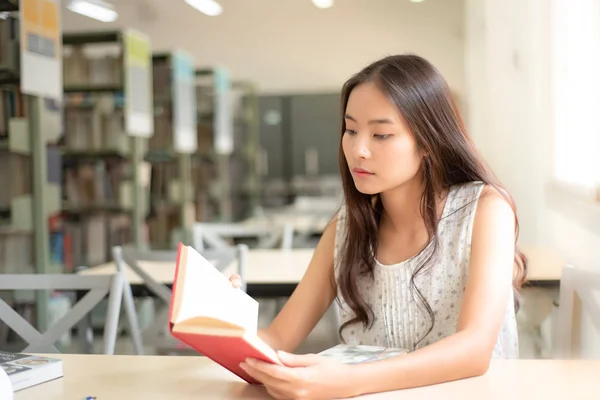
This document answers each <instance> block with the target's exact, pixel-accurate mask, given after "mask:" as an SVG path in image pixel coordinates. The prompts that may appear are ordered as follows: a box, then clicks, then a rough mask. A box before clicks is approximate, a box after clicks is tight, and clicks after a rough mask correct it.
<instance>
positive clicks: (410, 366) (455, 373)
mask: <svg viewBox="0 0 600 400" xmlns="http://www.w3.org/2000/svg"><path fill="white" fill-rule="evenodd" d="M489 347H490V346H489V344H488V343H485V342H484V341H482V340H481V338H480V337H478V336H476V335H474V334H469V333H468V332H458V333H456V334H454V335H452V336H450V337H447V338H445V339H443V340H440V341H439V342H437V343H434V344H432V345H430V346H427V347H425V348H422V349H419V350H417V351H414V352H412V353H409V354H406V355H403V356H399V357H394V358H390V359H386V360H381V361H377V362H371V363H365V364H359V365H356V366H355V368H354V369H353V379H352V380H349V381H350V382H355V387H356V390H355V392H356V395H360V394H367V393H375V392H382V391H390V390H400V389H407V388H412V387H419V386H427V385H433V384H437V383H442V382H449V381H453V380H458V379H463V378H469V377H473V376H479V375H483V374H484V373H485V372H486V371H487V369H488V367H489V363H490V358H491V354H490V349H489Z"/></svg>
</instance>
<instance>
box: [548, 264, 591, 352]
mask: <svg viewBox="0 0 600 400" xmlns="http://www.w3.org/2000/svg"><path fill="white" fill-rule="evenodd" d="M599 295H600V273H598V272H593V271H587V270H583V269H579V268H575V267H573V266H569V265H567V266H565V267H563V272H562V277H561V281H560V306H559V329H558V343H557V357H558V358H567V359H568V358H579V357H581V354H580V353H581V343H580V341H581V331H580V329H581V319H582V313H583V311H584V310H585V311H586V314H587V315H589V316H590V317H591V321H592V324H593V326H594V329H595V331H596V333H597V335H600V296H599Z"/></svg>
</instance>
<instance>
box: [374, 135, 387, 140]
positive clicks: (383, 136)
mask: <svg viewBox="0 0 600 400" xmlns="http://www.w3.org/2000/svg"><path fill="white" fill-rule="evenodd" d="M390 136H392V135H373V137H374V138H375V139H377V140H385V139H387V138H388V137H390Z"/></svg>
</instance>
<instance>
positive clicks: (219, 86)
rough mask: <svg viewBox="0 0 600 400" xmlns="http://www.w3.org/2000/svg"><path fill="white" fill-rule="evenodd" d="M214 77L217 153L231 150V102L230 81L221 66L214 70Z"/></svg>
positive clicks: (225, 152) (227, 152)
mask: <svg viewBox="0 0 600 400" xmlns="http://www.w3.org/2000/svg"><path fill="white" fill-rule="evenodd" d="M214 79H215V131H214V132H215V137H214V139H215V151H216V152H217V154H226V155H227V154H231V153H232V152H233V112H232V108H233V104H232V93H231V81H230V79H229V74H228V73H227V71H225V70H224V69H223V68H217V69H215V71H214Z"/></svg>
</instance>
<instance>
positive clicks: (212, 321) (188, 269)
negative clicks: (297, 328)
mask: <svg viewBox="0 0 600 400" xmlns="http://www.w3.org/2000/svg"><path fill="white" fill-rule="evenodd" d="M257 325H258V302H257V301H256V300H254V299H253V298H252V297H250V296H248V294H246V293H245V292H244V291H242V290H241V289H235V288H234V287H233V286H232V285H231V282H229V279H227V278H226V277H225V275H223V274H222V273H221V272H219V271H218V270H217V269H216V268H215V267H214V266H213V265H212V264H211V263H210V262H209V261H207V260H206V259H205V258H204V257H202V256H201V255H200V253H198V252H197V251H196V250H194V249H193V248H192V247H189V246H185V245H183V244H181V243H180V244H179V248H178V255H177V265H176V268H175V279H174V280H173V294H172V296H171V305H170V311H169V331H170V332H171V335H173V337H175V338H177V339H179V340H180V341H182V342H183V343H185V344H187V345H188V346H190V347H192V348H193V349H195V350H197V351H198V352H199V353H201V354H203V355H205V356H206V357H208V358H210V359H211V360H213V361H215V362H217V363H219V364H220V365H222V366H223V367H225V368H227V369H228V370H229V371H231V372H233V373H234V374H236V375H237V376H239V377H240V378H242V379H244V380H245V381H246V382H249V383H260V382H257V381H256V380H254V379H253V378H252V377H250V376H249V375H248V374H246V373H245V372H244V370H242V369H241V368H240V366H239V365H240V363H241V362H242V361H244V360H245V359H246V358H248V357H251V358H256V359H258V360H262V361H266V362H270V363H274V364H281V362H280V361H279V357H278V356H277V353H276V352H275V351H274V350H273V349H272V348H271V347H269V345H267V344H266V343H265V342H263V341H262V340H261V339H260V338H259V337H258V335H257Z"/></svg>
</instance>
